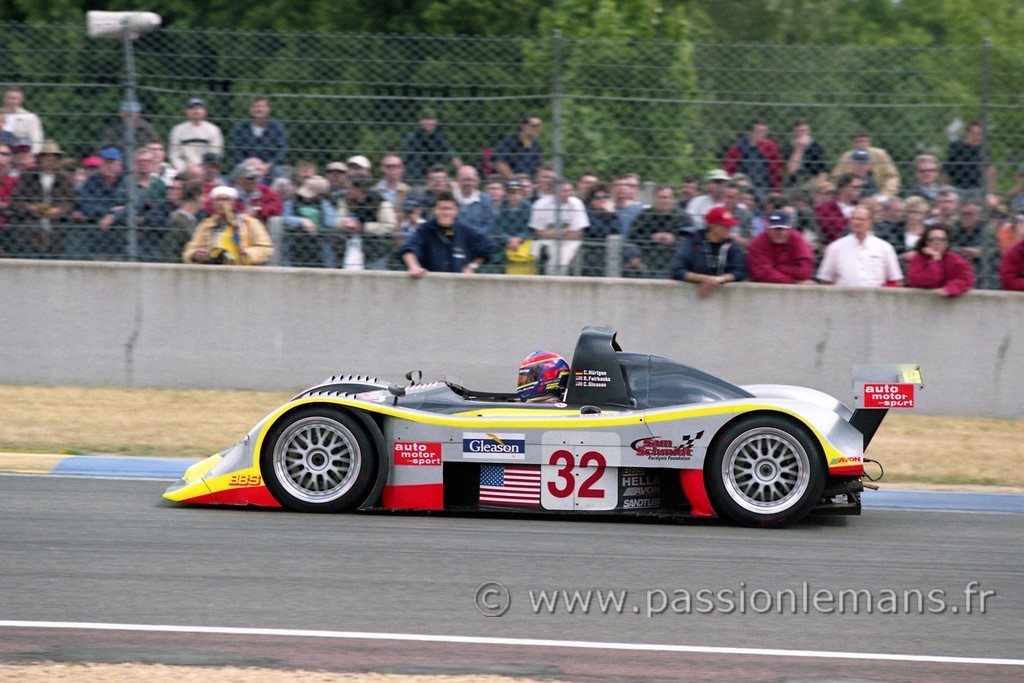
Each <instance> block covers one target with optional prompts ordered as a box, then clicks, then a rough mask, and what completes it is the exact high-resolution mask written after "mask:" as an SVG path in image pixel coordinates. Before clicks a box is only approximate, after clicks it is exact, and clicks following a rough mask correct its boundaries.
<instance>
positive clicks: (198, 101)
mask: <svg viewBox="0 0 1024 683" xmlns="http://www.w3.org/2000/svg"><path fill="white" fill-rule="evenodd" d="M205 106H206V102H204V101H203V98H202V97H193V98H192V99H190V100H189V101H188V107H189V109H191V108H192V107H205Z"/></svg>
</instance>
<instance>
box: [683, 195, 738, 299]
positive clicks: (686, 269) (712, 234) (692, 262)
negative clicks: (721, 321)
mask: <svg viewBox="0 0 1024 683" xmlns="http://www.w3.org/2000/svg"><path fill="white" fill-rule="evenodd" d="M738 224H739V221H737V220H736V219H735V218H734V217H733V215H732V212H731V211H729V209H727V208H725V207H724V206H716V207H715V208H713V209H711V210H710V211H708V212H707V214H705V215H704V226H705V227H704V230H702V231H701V232H698V233H696V234H694V235H693V236H691V237H690V238H689V239H684V240H683V241H682V242H680V244H679V248H678V249H677V250H676V253H675V256H673V257H672V263H671V265H670V266H669V272H670V273H671V275H672V279H674V280H682V281H683V282H692V283H694V284H696V285H698V289H697V293H698V295H699V296H700V298H702V299H706V298H707V297H709V296H711V294H712V293H713V292H714V291H715V290H716V289H718V287H720V286H721V285H724V284H725V283H727V282H740V281H742V280H745V279H746V277H747V263H746V258H745V257H744V255H743V247H741V246H740V245H739V244H737V243H735V242H734V241H733V240H732V238H731V237H730V232H731V231H732V229H733V228H734V227H736V226H737V225H738Z"/></svg>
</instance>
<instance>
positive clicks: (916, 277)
mask: <svg viewBox="0 0 1024 683" xmlns="http://www.w3.org/2000/svg"><path fill="white" fill-rule="evenodd" d="M974 281H975V279H974V270H973V269H972V268H971V264H969V263H968V262H967V259H965V258H964V257H963V256H961V255H960V254H958V253H956V252H955V251H952V250H950V248H949V231H948V230H947V229H946V228H945V226H942V225H933V226H931V227H929V228H928V230H927V231H926V232H925V234H924V237H923V238H922V239H920V240H918V243H917V246H916V247H915V248H914V254H913V256H911V257H910V261H909V262H908V263H907V287H914V288H917V289H929V290H931V291H933V292H935V293H936V294H938V295H939V296H942V297H957V296H961V295H962V294H963V293H964V292H966V291H968V290H970V289H971V288H973V287H974Z"/></svg>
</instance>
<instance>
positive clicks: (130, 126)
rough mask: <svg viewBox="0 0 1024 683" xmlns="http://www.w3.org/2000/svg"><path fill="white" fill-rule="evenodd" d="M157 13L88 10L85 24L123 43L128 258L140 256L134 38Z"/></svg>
mask: <svg viewBox="0 0 1024 683" xmlns="http://www.w3.org/2000/svg"><path fill="white" fill-rule="evenodd" d="M160 22H161V19H160V15H159V14H156V13H155V12H87V13H86V26H87V28H88V30H89V37H90V38H119V39H121V40H122V41H123V43H124V68H125V83H124V104H123V105H122V108H124V109H127V110H128V116H127V117H126V118H125V121H124V157H125V162H126V168H127V169H128V188H127V189H128V205H127V206H126V207H125V222H126V223H127V224H128V258H129V259H130V260H132V261H137V260H138V258H139V238H138V226H137V225H136V220H135V213H136V201H137V196H136V195H137V192H138V183H137V182H136V179H135V172H136V168H135V112H137V111H139V105H138V100H137V99H136V94H135V85H136V81H135V51H134V49H133V47H134V42H135V39H136V38H138V37H139V36H140V35H142V34H143V33H145V32H146V31H150V30H152V29H154V28H156V27H158V26H159V25H160Z"/></svg>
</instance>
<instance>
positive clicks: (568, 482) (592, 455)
mask: <svg viewBox="0 0 1024 683" xmlns="http://www.w3.org/2000/svg"><path fill="white" fill-rule="evenodd" d="M548 464H549V465H555V466H560V467H559V469H558V472H557V476H558V478H559V479H560V480H561V481H562V482H564V486H559V485H558V482H555V481H549V482H548V492H549V493H550V494H551V495H552V496H554V497H555V498H568V497H569V496H571V495H572V492H573V489H574V488H576V477H574V476H573V472H572V471H573V469H574V468H575V467H576V464H575V462H574V460H573V457H572V453H570V452H569V451H555V452H554V453H552V454H551V457H550V458H548ZM579 466H580V467H593V468H594V471H593V472H592V473H591V475H590V476H589V477H587V479H586V481H584V482H583V484H582V485H581V486H580V490H579V491H577V492H576V497H577V498H604V489H599V488H595V486H594V485H595V484H596V483H597V482H598V481H599V480H600V479H601V476H602V475H603V474H604V471H605V470H606V469H607V468H608V462H607V461H606V460H605V459H604V456H603V455H601V454H600V453H598V452H597V451H587V452H586V453H584V454H583V455H582V456H581V457H580V465H579Z"/></svg>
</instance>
